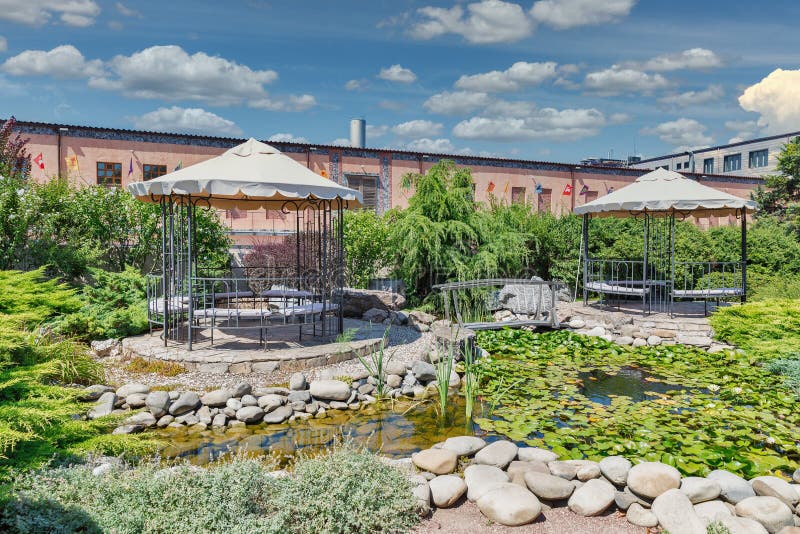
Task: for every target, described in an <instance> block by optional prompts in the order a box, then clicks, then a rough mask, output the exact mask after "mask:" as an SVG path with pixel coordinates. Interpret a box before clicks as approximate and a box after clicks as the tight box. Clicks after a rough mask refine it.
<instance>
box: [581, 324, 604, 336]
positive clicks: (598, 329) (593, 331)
mask: <svg viewBox="0 0 800 534" xmlns="http://www.w3.org/2000/svg"><path fill="white" fill-rule="evenodd" d="M585 335H587V336H593V337H601V336H604V335H606V329H605V328H603V327H602V326H595V327H594V328H590V329H589V330H587V331H586V333H585Z"/></svg>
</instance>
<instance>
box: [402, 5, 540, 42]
mask: <svg viewBox="0 0 800 534" xmlns="http://www.w3.org/2000/svg"><path fill="white" fill-rule="evenodd" d="M417 14H418V15H419V17H420V18H421V19H422V20H420V21H418V22H416V23H415V24H413V25H412V26H411V28H410V30H409V34H410V35H411V36H412V37H413V38H415V39H433V38H434V37H439V36H441V35H445V34H455V35H460V36H461V37H463V38H464V39H466V40H467V41H468V42H470V43H475V44H487V43H510V42H514V41H519V40H520V39H524V38H525V37H528V36H529V35H531V34H532V33H533V30H534V28H535V25H534V23H533V21H532V20H531V19H530V18H529V17H528V16H527V14H526V13H525V11H524V10H523V9H522V7H521V6H519V5H518V4H514V3H511V2H503V1H501V0H483V1H481V2H474V3H471V4H467V9H466V12H465V11H464V8H463V7H462V6H460V5H456V6H453V7H451V8H444V7H430V6H429V7H423V8H420V9H418V10H417Z"/></svg>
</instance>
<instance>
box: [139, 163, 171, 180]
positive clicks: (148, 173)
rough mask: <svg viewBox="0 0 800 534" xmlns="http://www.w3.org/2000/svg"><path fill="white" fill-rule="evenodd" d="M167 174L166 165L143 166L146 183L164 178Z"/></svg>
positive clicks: (146, 164)
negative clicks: (160, 177)
mask: <svg viewBox="0 0 800 534" xmlns="http://www.w3.org/2000/svg"><path fill="white" fill-rule="evenodd" d="M165 174H167V166H166V165H151V164H150V163H145V164H144V165H142V177H143V179H144V181H145V182H146V181H148V180H152V179H153V178H158V177H159V176H164V175H165Z"/></svg>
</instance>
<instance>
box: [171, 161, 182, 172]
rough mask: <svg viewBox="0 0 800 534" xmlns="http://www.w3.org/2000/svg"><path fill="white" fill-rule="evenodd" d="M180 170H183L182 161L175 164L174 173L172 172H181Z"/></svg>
mask: <svg viewBox="0 0 800 534" xmlns="http://www.w3.org/2000/svg"><path fill="white" fill-rule="evenodd" d="M182 168H183V160H180V161H179V162H178V164H177V165H175V168H174V169H173V172H174V171H179V170H181V169H182Z"/></svg>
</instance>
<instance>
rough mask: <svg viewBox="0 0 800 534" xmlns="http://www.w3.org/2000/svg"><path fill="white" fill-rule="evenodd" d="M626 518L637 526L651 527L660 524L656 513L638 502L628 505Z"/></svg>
mask: <svg viewBox="0 0 800 534" xmlns="http://www.w3.org/2000/svg"><path fill="white" fill-rule="evenodd" d="M625 518H626V519H627V520H628V523H630V524H632V525H636V526H637V527H648V528H651V527H655V526H657V525H658V518H657V517H656V514H654V513H653V512H652V511H650V510H648V509H647V508H645V507H644V506H642V505H641V504H639V503H638V502H635V503H632V504H631V505H630V507H628V511H627V513H626V514H625Z"/></svg>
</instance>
